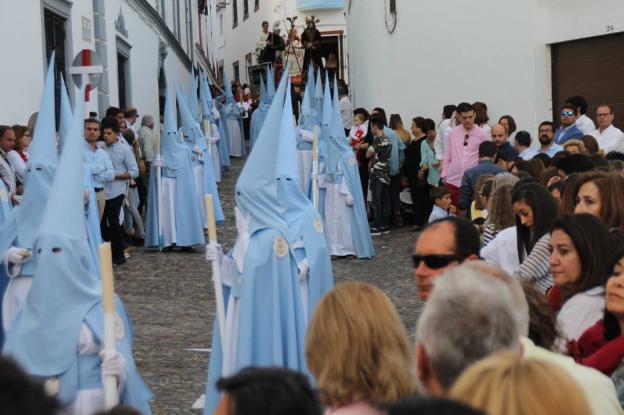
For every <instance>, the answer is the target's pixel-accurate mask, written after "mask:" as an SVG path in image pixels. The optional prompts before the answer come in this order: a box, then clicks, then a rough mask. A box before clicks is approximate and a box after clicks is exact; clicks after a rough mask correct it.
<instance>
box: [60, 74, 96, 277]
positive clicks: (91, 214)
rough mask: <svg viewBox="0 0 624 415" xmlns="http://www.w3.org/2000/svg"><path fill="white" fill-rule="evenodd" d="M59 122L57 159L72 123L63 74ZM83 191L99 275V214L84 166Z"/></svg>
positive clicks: (93, 191)
mask: <svg viewBox="0 0 624 415" xmlns="http://www.w3.org/2000/svg"><path fill="white" fill-rule="evenodd" d="M60 119H61V122H60V128H59V143H58V150H59V157H60V154H61V153H62V152H63V149H64V148H65V143H66V142H67V138H68V134H69V128H70V126H71V121H72V109H71V104H70V103H69V96H68V95H67V88H66V86H65V80H64V78H63V74H61V117H60ZM83 168H84V174H83V178H84V183H83V187H84V191H85V194H86V197H87V198H88V200H87V202H86V203H85V220H86V223H87V236H88V241H89V249H90V251H91V257H92V260H93V261H92V262H91V265H92V266H93V269H92V270H91V271H92V272H93V273H99V272H100V271H99V270H100V248H99V247H100V244H101V243H102V233H101V230H100V214H99V212H98V207H97V198H96V196H95V190H94V189H93V178H92V177H91V170H90V169H89V168H88V167H87V166H86V165H85V166H84V167H83Z"/></svg>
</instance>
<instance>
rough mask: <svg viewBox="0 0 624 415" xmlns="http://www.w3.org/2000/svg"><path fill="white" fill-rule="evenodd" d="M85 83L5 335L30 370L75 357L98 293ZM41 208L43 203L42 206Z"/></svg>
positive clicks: (63, 364) (49, 372)
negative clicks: (24, 286)
mask: <svg viewBox="0 0 624 415" xmlns="http://www.w3.org/2000/svg"><path fill="white" fill-rule="evenodd" d="M83 116H84V86H83V88H82V90H81V94H80V98H79V99H78V102H77V103H76V108H75V110H74V116H73V118H72V121H71V125H70V128H69V131H68V134H67V140H66V141H67V142H66V144H65V149H64V151H63V155H62V157H61V161H60V163H59V167H58V172H57V174H56V177H55V179H54V184H53V186H52V192H51V194H50V198H49V200H48V203H47V206H46V207H45V209H44V210H43V214H42V216H43V219H42V222H41V227H40V230H39V233H38V236H37V240H36V245H35V246H36V248H37V249H36V250H35V251H34V255H35V256H36V259H37V268H36V271H35V276H34V279H33V284H32V287H31V288H30V291H29V293H28V296H27V297H26V301H25V302H24V304H23V306H22V309H21V310H20V312H19V313H18V315H17V318H16V320H15V323H14V324H13V326H12V329H11V331H10V334H9V335H8V337H7V341H6V344H5V348H4V352H5V353H6V354H8V355H11V356H12V357H13V358H15V359H16V360H17V362H19V364H20V365H21V366H22V367H23V368H24V369H25V370H26V372H28V373H29V374H31V375H37V376H42V377H50V376H58V375H60V374H62V373H64V372H65V371H67V370H68V369H69V368H70V367H71V366H72V365H73V364H74V363H75V360H76V357H77V355H76V345H77V344H78V338H79V336H80V327H81V325H82V322H83V319H84V318H85V316H86V314H87V313H88V311H89V310H90V309H91V308H92V307H93V306H94V305H96V304H97V303H98V302H99V301H100V300H101V296H102V292H101V288H100V284H99V280H98V276H97V275H96V274H93V273H92V272H90V271H89V270H90V269H91V261H92V259H91V256H90V255H91V254H90V251H89V245H88V243H87V239H86V227H85V221H84V217H85V212H84V196H83V172H84V169H83V151H84V140H83V138H82V137H83ZM40 208H41V207H40Z"/></svg>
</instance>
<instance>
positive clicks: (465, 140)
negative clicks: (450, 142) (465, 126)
mask: <svg viewBox="0 0 624 415" xmlns="http://www.w3.org/2000/svg"><path fill="white" fill-rule="evenodd" d="M469 138H470V136H469V135H468V134H466V135H465V136H464V146H467V145H468V139H469Z"/></svg>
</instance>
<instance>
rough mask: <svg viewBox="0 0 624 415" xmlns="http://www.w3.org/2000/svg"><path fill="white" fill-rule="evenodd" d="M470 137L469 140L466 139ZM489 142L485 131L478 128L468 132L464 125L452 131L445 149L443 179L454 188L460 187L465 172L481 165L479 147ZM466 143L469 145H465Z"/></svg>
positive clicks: (475, 127)
mask: <svg viewBox="0 0 624 415" xmlns="http://www.w3.org/2000/svg"><path fill="white" fill-rule="evenodd" d="M466 135H468V140H466V139H465V137H466ZM487 140H489V138H488V137H487V135H486V134H485V131H483V129H481V128H480V127H478V126H476V125H475V126H474V127H472V129H471V130H470V131H467V130H466V129H465V128H464V126H463V125H458V126H457V127H455V128H453V129H452V130H451V133H450V134H449V137H448V142H447V144H446V145H447V147H445V149H444V161H443V164H442V178H444V179H445V180H446V182H447V183H449V184H452V185H453V186H457V187H460V186H461V181H462V177H463V176H464V172H465V171H466V170H468V169H469V168H471V167H474V166H476V165H477V164H478V163H479V145H480V144H481V143H482V142H484V141H487ZM464 141H466V142H467V145H464Z"/></svg>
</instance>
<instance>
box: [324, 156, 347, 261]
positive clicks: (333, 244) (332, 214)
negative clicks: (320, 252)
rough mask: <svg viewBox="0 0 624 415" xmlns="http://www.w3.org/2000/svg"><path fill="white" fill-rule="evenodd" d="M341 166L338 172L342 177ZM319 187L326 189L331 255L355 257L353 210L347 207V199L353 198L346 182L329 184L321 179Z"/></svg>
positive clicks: (326, 218)
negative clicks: (352, 230)
mask: <svg viewBox="0 0 624 415" xmlns="http://www.w3.org/2000/svg"><path fill="white" fill-rule="evenodd" d="M341 174H342V171H341V169H340V166H338V170H337V172H336V175H337V176H340V175H341ZM319 187H325V188H326V189H327V190H326V193H325V206H324V209H325V226H326V228H327V236H328V239H329V254H330V255H335V256H347V255H355V247H354V244H353V237H352V235H351V215H352V214H353V213H352V208H351V207H349V206H348V205H347V197H353V195H351V194H350V193H349V188H348V186H347V183H346V181H345V180H344V178H343V180H342V181H341V182H340V183H329V182H326V181H325V180H324V178H321V179H320V184H319Z"/></svg>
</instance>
